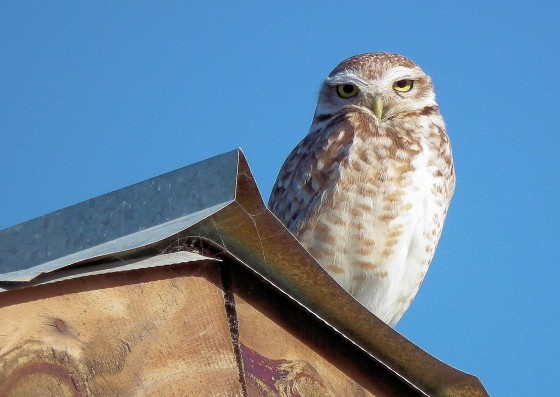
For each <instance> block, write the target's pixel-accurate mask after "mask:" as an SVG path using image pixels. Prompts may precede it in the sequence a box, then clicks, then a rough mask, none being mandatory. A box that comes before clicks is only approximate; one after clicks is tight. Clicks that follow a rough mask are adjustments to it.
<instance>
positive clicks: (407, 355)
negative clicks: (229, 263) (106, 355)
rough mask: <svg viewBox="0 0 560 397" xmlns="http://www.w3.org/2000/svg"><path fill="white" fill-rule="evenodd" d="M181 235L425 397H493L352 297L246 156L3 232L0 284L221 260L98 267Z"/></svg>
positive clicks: (234, 154)
mask: <svg viewBox="0 0 560 397" xmlns="http://www.w3.org/2000/svg"><path fill="white" fill-rule="evenodd" d="M174 236H181V238H183V237H189V238H198V239H201V240H207V241H209V242H211V243H213V244H215V245H216V246H218V247H220V249H223V250H224V251H225V252H226V253H227V254H228V255H229V256H231V257H233V258H234V259H236V260H237V261H238V262H239V263H241V264H242V265H244V266H246V267H247V268H249V269H251V270H252V271H253V272H255V273H257V274H258V275H259V276H260V277H262V278H263V279H265V280H266V281H267V282H268V283H269V284H270V285H271V286H272V287H274V288H276V289H277V290H279V291H281V292H282V293H283V295H285V296H286V297H288V298H289V299H292V300H293V301H295V302H297V303H298V304H299V305H301V306H302V307H304V308H305V309H307V310H308V311H309V313H310V314H311V315H314V316H316V317H317V318H318V319H320V320H321V321H322V322H323V323H325V324H326V326H328V327H330V328H332V329H334V330H335V331H336V332H337V333H338V334H340V335H341V337H343V338H345V339H347V340H349V341H350V342H351V343H353V344H354V345H356V346H358V347H359V348H360V349H361V350H363V351H364V352H365V353H366V354H367V355H368V356H369V357H371V358H372V359H373V360H376V361H377V362H378V363H380V364H381V365H383V366H385V367H386V368H388V369H389V370H390V371H391V372H393V373H394V374H395V375H396V376H398V377H399V378H401V379H402V380H403V381H404V382H406V383H408V384H409V385H410V386H411V387H413V388H415V389H416V390H418V391H419V393H420V394H423V395H426V396H449V397H459V396H488V394H487V393H486V391H485V390H484V387H483V386H482V384H481V383H480V381H479V380H478V379H477V378H476V377H474V376H471V375H468V374H466V373H463V372H461V371H458V370H456V369H454V368H452V367H450V366H448V365H446V364H445V363H443V362H441V361H439V360H437V359H435V358H434V357H432V356H431V355H429V354H428V353H426V352H425V351H423V350H422V349H420V348H419V347H417V346H416V345H414V344H413V343H411V342H410V341H408V340H407V339H406V338H404V337H403V336H401V335H400V334H399V333H398V332H396V331H395V330H393V329H392V328H390V327H389V326H387V325H386V324H385V323H383V322H382V321H381V320H379V319H378V318H377V317H375V316H374V315H372V314H371V313H370V312H369V311H367V309H365V308H364V307H363V306H361V305H360V304H359V303H358V302H357V301H356V300H354V299H353V298H352V297H351V296H350V295H349V294H348V293H346V292H345V291H344V290H343V289H342V288H341V287H340V286H339V285H338V284H337V283H336V282H335V281H334V280H333V279H332V278H331V277H330V276H329V275H328V274H327V273H326V272H325V271H324V270H323V269H322V268H321V267H320V266H319V265H318V264H317V262H316V261H315V260H314V259H313V257H312V256H311V255H310V254H309V253H308V252H307V251H306V250H305V249H304V248H303V247H302V246H301V244H299V242H298V241H297V240H296V239H295V238H294V237H293V236H292V235H291V234H290V233H289V231H288V230H287V229H286V228H285V227H284V226H283V225H282V223H281V222H280V221H279V220H278V219H276V217H275V216H274V215H273V214H272V213H271V212H270V211H268V209H267V208H266V207H265V205H264V203H263V200H262V198H261V195H260V193H259V191H258V188H257V185H256V183H255V180H254V178H253V175H252V173H251V170H250V169H249V165H248V164H247V161H246V160H245V157H244V155H243V152H242V151H241V150H240V149H236V150H233V151H230V152H227V153H224V154H222V155H219V156H216V157H213V158H211V159H208V160H205V161H202V162H199V163H196V164H193V165H190V166H187V167H184V168H181V169H179V170H177V171H173V172H170V173H168V174H165V175H162V176H159V177H156V178H153V179H150V180H147V181H145V182H140V183H138V184H136V185H133V186H130V187H127V188H124V189H121V190H118V191H116V192H112V193H109V194H106V195H104V196H100V197H98V198H95V199H92V200H88V201H86V202H83V203H80V204H77V205H75V206H72V207H69V208H66V209H63V210H60V211H57V212H54V213H51V214H48V215H45V216H43V217H40V218H37V219H34V220H31V221H29V222H26V223H23V224H21V225H17V226H14V227H12V228H9V229H5V230H2V231H0V287H1V288H4V290H7V289H17V288H24V287H26V286H32V285H36V284H37V283H45V282H53V281H57V279H58V280H59V279H67V278H73V277H81V276H85V275H91V274H98V273H99V272H103V273H107V272H111V271H123V270H131V269H135V268H143V267H152V266H161V265H173V263H185V262H190V261H199V260H216V258H209V257H206V256H204V255H198V254H195V253H183V254H178V253H174V254H168V253H167V254H163V255H154V256H153V257H152V258H141V259H138V260H133V261H130V262H125V263H119V262H113V264H108V263H102V264H100V263H99V261H97V262H95V260H96V259H97V260H98V259H99V258H103V257H105V258H111V257H117V258H118V257H119V255H120V254H121V253H123V252H129V253H130V252H134V251H135V250H136V251H138V252H139V253H141V252H142V251H141V250H142V248H145V247H146V246H148V245H152V244H155V243H157V242H160V241H164V240H165V239H169V238H172V237H174ZM170 255H171V256H170ZM181 255H183V256H181ZM78 262H79V263H80V267H75V266H72V265H75V264H76V263H78ZM88 263H89V264H90V265H88ZM45 273H47V276H48V277H45V275H44V274H45ZM40 274H43V276H42V277H38V276H39V275H40ZM0 291H1V289H0ZM1 296H2V294H0V299H1Z"/></svg>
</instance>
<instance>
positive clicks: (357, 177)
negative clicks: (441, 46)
mask: <svg viewBox="0 0 560 397" xmlns="http://www.w3.org/2000/svg"><path fill="white" fill-rule="evenodd" d="M454 187H455V174H454V169H453V158H452V155H451V146H450V143H449V139H448V137H447V133H446V130H445V125H444V122H443V119H442V117H441V114H440V113H439V108H438V105H437V103H436V100H435V94H434V91H433V86H432V82H431V79H430V77H428V76H427V75H426V74H425V73H424V72H423V71H422V70H421V69H420V68H419V67H418V66H417V65H416V64H415V63H413V62H412V61H410V60H409V59H407V58H405V57H403V56H401V55H397V54H390V53H372V54H362V55H357V56H354V57H351V58H349V59H347V60H345V61H343V62H342V63H340V64H339V65H338V66H337V67H336V68H335V69H334V70H333V71H332V72H331V73H330V74H329V75H328V76H327V78H326V79H325V81H324V83H323V86H322V88H321V91H320V94H319V101H318V104H317V109H316V111H315V116H314V118H313V122H312V124H311V128H310V130H309V133H308V135H307V136H306V137H305V138H304V139H303V140H302V141H301V142H300V143H299V144H298V145H297V146H296V148H295V149H294V150H293V151H292V153H291V154H290V155H289V156H288V158H287V159H286V161H285V162H284V165H283V166H282V169H281V170H280V173H279V175H278V179H277V181H276V184H275V185H274V188H273V190H272V194H271V196H270V200H269V207H270V209H271V211H272V212H274V214H275V215H276V216H277V217H278V218H279V219H280V220H281V221H282V222H283V223H284V224H285V225H286V227H287V228H288V229H289V230H290V231H291V232H292V233H293V234H294V235H295V236H296V238H298V240H299V241H300V242H301V243H302V244H303V245H304V246H305V247H306V248H307V250H308V251H309V252H310V253H311V254H312V255H313V256H314V257H315V259H317V261H318V262H319V263H320V264H321V265H322V266H323V267H324V268H325V269H326V270H327V271H328V272H329V273H330V274H331V275H332V276H333V277H334V278H335V280H337V282H338V283H339V284H340V285H341V286H342V287H343V288H345V289H346V290H347V291H348V292H349V293H351V294H352V295H353V296H354V297H355V298H356V299H357V300H358V301H359V302H361V303H362V304H363V305H364V306H365V307H367V308H368V309H369V310H370V311H371V312H372V313H374V314H375V315H377V316H378V317H379V318H381V319H382V320H383V321H385V322H386V323H388V324H390V325H394V324H396V323H397V321H398V320H399V319H400V318H401V316H402V315H403V313H404V312H405V311H406V309H407V308H408V307H409V305H410V303H411V302H412V299H413V298H414V296H415V295H416V293H417V291H418V288H419V287H420V284H421V283H422V280H423V278H424V276H425V274H426V271H427V270H428V267H429V265H430V262H431V260H432V257H433V255H434V251H435V248H436V246H437V242H438V239H439V236H440V234H441V230H442V227H443V222H444V220H445V216H446V213H447V208H448V206H449V201H450V200H451V196H452V194H453V190H454Z"/></svg>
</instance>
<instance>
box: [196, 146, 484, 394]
mask: <svg viewBox="0 0 560 397" xmlns="http://www.w3.org/2000/svg"><path fill="white" fill-rule="evenodd" d="M238 155H239V161H238V173H237V189H236V198H235V202H233V203H231V204H229V205H228V206H227V207H225V208H223V209H222V210H220V211H218V212H217V213H215V214H213V215H211V216H210V217H208V218H207V219H205V220H203V221H202V222H200V223H199V224H197V225H194V226H193V227H191V228H190V229H189V230H188V231H189V234H191V233H194V234H196V235H199V236H200V237H204V238H207V239H209V240H211V241H213V242H214V243H216V244H218V245H220V246H222V247H223V248H224V249H226V250H227V251H228V252H229V253H230V254H231V255H232V256H234V257H235V258H236V259H237V260H239V261H240V262H242V263H244V264H245V265H246V266H247V267H249V268H250V269H251V270H252V271H254V272H255V273H257V274H259V275H260V276H261V277H262V278H264V279H265V280H267V281H268V282H269V283H270V284H271V285H273V286H274V287H276V288H277V289H278V290H280V291H281V292H282V293H283V294H285V295H286V296H287V297H289V298H290V299H292V300H294V301H295V302H297V303H298V304H299V305H301V306H303V307H304V308H305V309H307V310H308V311H309V312H310V314H312V315H314V316H316V317H318V318H319V319H320V320H321V321H323V322H324V323H325V324H326V325H327V326H329V327H331V328H332V329H334V330H335V331H336V332H338V333H339V334H340V335H341V336H342V337H344V338H346V339H348V340H349V341H350V342H351V343H353V344H355V345H356V346H358V347H359V348H360V349H362V350H363V351H364V352H365V353H366V354H368V355H369V356H370V357H371V358H372V359H374V360H376V361H377V362H378V363H380V364H381V365H383V366H385V367H386V368H387V369H389V370H390V371H391V372H392V373H394V374H395V375H396V376H398V377H400V378H401V379H403V381H405V382H407V383H408V384H409V385H410V386H412V387H413V388H415V389H417V390H418V391H419V392H421V393H422V394H424V395H426V396H433V397H463V396H464V397H467V396H472V397H474V396H477V397H478V396H481V397H482V396H488V393H487V391H486V390H485V389H484V386H483V385H482V383H481V382H480V380H479V379H478V378H477V377H475V376H473V375H470V374H467V373H465V372H462V371H459V370H457V369H455V368H453V367H451V366H449V365H447V364H445V363H443V362H442V361H440V360H438V359H436V358H435V357H433V356H431V355H430V354H428V353H427V352H425V351H424V350H422V349H420V348H419V347H418V346H416V345H415V344H413V343H412V342H410V341H409V340H407V339H406V338H404V337H403V336H402V335H400V334H399V333H398V332H397V331H395V330H394V329H392V328H390V327H389V326H387V325H386V324H385V323H383V322H382V321H381V320H379V319H378V318H377V317H375V316H374V315H372V314H371V313H370V312H369V311H368V310H367V309H365V308H364V307H363V306H362V305H360V304H359V303H358V302H357V301H356V300H354V299H353V298H352V297H351V296H350V295H349V294H348V293H346V292H345V291H344V290H343V289H342V288H341V287H340V286H339V285H338V284H337V283H336V282H335V281H334V280H333V279H332V278H331V277H330V276H329V275H328V274H327V273H326V272H325V271H324V270H323V269H322V268H321V267H320V266H319V265H318V263H317V262H316V261H315V260H314V259H313V257H312V256H311V255H310V254H309V253H308V252H307V251H306V250H305V249H304V248H303V247H302V246H301V245H300V244H299V242H298V241H297V240H296V239H295V238H294V237H293V236H292V235H291V234H290V233H289V231H288V230H287V229H286V228H285V227H284V226H283V224H282V223H281V222H280V221H279V220H278V219H276V217H275V216H274V215H273V214H272V213H271V212H270V211H269V210H268V209H267V208H266V207H265V205H264V203H263V200H262V198H261V195H260V193H259V191H258V188H257V185H256V182H255V180H254V178H253V175H252V173H251V170H250V168H249V165H248V163H247V160H246V158H245V156H244V154H243V152H242V151H241V150H240V149H239V151H238Z"/></svg>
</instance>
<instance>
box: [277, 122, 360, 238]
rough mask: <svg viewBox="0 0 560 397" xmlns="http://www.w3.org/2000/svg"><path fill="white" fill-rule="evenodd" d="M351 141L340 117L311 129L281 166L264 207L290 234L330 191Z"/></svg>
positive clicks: (345, 125)
mask: <svg viewBox="0 0 560 397" xmlns="http://www.w3.org/2000/svg"><path fill="white" fill-rule="evenodd" d="M352 140H353V130H352V129H351V127H350V124H349V123H348V122H347V121H346V119H345V118H344V117H339V118H336V119H333V120H332V122H330V123H328V124H327V125H326V126H325V127H323V128H322V129H316V130H314V129H313V126H312V127H311V132H310V133H309V134H308V135H307V136H306V137H305V138H304V139H303V140H302V141H301V142H300V143H299V144H298V145H297V146H296V147H295V148H294V150H292V152H291V153H290V155H289V156H288V158H287V159H286V161H285V162H284V165H282V168H281V169H280V172H279V174H278V177H277V179H276V183H275V184H274V187H273V188H272V193H271V194H270V199H269V200H268V207H269V209H270V210H271V211H272V212H273V213H274V214H275V215H276V217H277V218H278V219H280V220H281V221H282V222H283V223H284V225H286V227H287V228H288V229H289V230H290V231H291V232H292V233H294V234H296V231H297V229H298V228H299V227H300V226H301V222H302V221H303V220H304V219H305V218H306V217H307V216H308V215H309V214H310V213H311V212H312V211H313V209H314V208H315V207H316V206H317V205H318V204H319V203H320V202H321V197H322V195H323V194H324V193H325V192H326V191H327V190H328V189H329V188H334V185H335V182H336V180H337V178H338V176H339V174H340V164H341V162H342V161H343V160H344V159H346V158H347V157H348V152H349V148H350V145H351V143H352Z"/></svg>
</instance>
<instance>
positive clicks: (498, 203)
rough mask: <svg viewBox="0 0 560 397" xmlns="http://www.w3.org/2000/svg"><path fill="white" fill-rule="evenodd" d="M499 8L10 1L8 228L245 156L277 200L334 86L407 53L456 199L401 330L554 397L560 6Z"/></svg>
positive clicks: (4, 168) (502, 388) (510, 388)
mask: <svg viewBox="0 0 560 397" xmlns="http://www.w3.org/2000/svg"><path fill="white" fill-rule="evenodd" d="M185 3H186V2H185ZM504 4H506V3H503V2H492V1H474V2H439V3H438V2H430V5H427V4H426V2H382V3H380V4H379V3H378V2H352V3H349V4H344V3H342V2H324V3H322V4H321V5H318V4H317V3H314V4H312V2H283V3H282V4H276V5H273V4H271V3H268V2H254V3H242V2H235V3H234V2H231V3H230V5H227V6H226V5H216V4H212V2H208V4H206V5H188V6H187V5H184V4H183V2H167V1H166V2H157V3H156V2H153V3H149V2H113V1H111V2H106V1H99V2H82V1H80V2H74V1H72V2H70V1H68V2H62V1H58V2H34V1H25V2H23V1H21V2H20V1H4V2H1V3H0V54H1V60H0V197H2V206H1V207H0V229H2V228H5V227H9V226H12V225H14V224H17V223H20V222H23V221H25V220H28V219H31V218H33V217H36V216H39V215H43V214H45V213H48V212H50V211H53V210H56V209H59V208H62V207H65V206H68V205H71V204H74V203H77V202H80V201H83V200H85V199H88V198H91V197H94V196H98V195H100V194H103V193H106V192H109V191H112V190H115V189H118V188H121V187H124V186H127V185H130V184H132V183H135V182H138V181H141V180H144V179H147V178H150V177H152V176H156V175H159V174H161V173H164V172H167V171H171V170H173V169H176V168H179V167H181V166H184V165H187V164H190V163H193V162H195V161H199V160H202V159H205V158H208V157H211V156H213V155H216V154H219V153H222V152H225V151H228V150H230V149H233V148H235V147H239V146H240V147H242V148H243V150H244V151H245V154H246V156H247V158H248V160H249V163H250V165H251V168H252V170H253V173H254V174H255V177H256V179H257V182H258V184H259V187H260V189H261V192H262V194H263V196H264V197H265V199H268V194H269V192H270V189H271V186H272V184H273V182H274V179H275V178H276V175H277V172H278V170H279V168H280V166H281V164H282V162H283V160H284V158H285V157H286V156H287V154H288V153H289V152H290V150H291V149H292V148H293V147H294V146H295V145H296V144H297V143H298V142H299V140H300V139H301V138H302V137H303V136H304V135H305V134H306V132H307V130H308V128H309V125H310V122H311V117H312V114H313V111H314V109H315V104H316V96H317V92H318V89H319V85H320V83H321V81H322V79H323V78H324V76H325V75H326V74H327V73H328V72H329V71H330V70H331V69H332V68H333V67H334V66H335V65H336V64H337V63H338V62H339V61H341V60H342V59H344V58H346V57H348V56H350V55H354V54H357V53H363V52H373V51H381V50H383V51H391V52H398V53H402V54H403V55H406V56H408V57H410V58H411V59H413V60H414V61H415V62H417V63H418V64H419V65H420V66H422V68H423V69H424V70H425V71H426V72H427V73H428V74H430V75H431V76H432V79H433V81H434V83H435V85H436V93H437V95H438V100H439V103H440V106H441V111H442V113H443V115H444V118H445V120H446V123H447V126H448V131H449V135H450V137H451V140H452V144H453V150H454V157H455V164H456V169H457V189H456V192H455V196H454V199H453V202H452V204H451V209H450V212H449V215H448V219H447V223H446V226H445V228H444V232H443V237H442V239H441V241H440V246H439V248H438V251H437V253H436V257H435V259H434V262H433V264H432V267H431V269H430V271H429V272H428V275H427V278H426V280H425V282H424V284H423V286H422V288H421V289H420V292H419V294H418V296H417V298H416V300H415V301H414V303H413V305H412V306H411V308H410V309H409V311H408V312H407V313H406V314H405V316H404V318H403V320H401V322H400V323H399V324H398V326H397V329H398V331H399V332H401V333H402V334H404V335H405V336H406V337H407V338H409V339H410V340H412V341H413V342H415V343H416V344H418V345H419V346H420V347H422V348H424V349H425V350H427V351H428V352H430V353H432V354H433V355H435V356H436V357H438V358H440V359H442V360H444V361H445V362H447V363H449V364H451V365H453V366H455V367H458V368H460V369H462V370H464V371H467V372H470V373H473V374H475V375H477V376H479V377H480V378H481V380H482V381H483V383H484V384H485V386H486V388H487V389H488V391H489V392H490V394H491V395H493V396H516V395H519V396H522V395H534V396H552V395H560V389H559V386H558V385H559V383H558V368H559V366H560V363H559V359H558V357H560V342H559V339H560V310H559V299H560V288H559V284H560V189H559V177H558V160H557V159H558V150H559V149H560V138H559V135H560V128H559V127H558V121H557V120H558V116H557V115H558V109H559V105H560V88H559V84H557V82H556V77H558V76H559V75H560V73H559V72H560V70H559V69H560V66H559V65H560V45H559V44H558V38H559V37H560V28H559V27H558V18H559V17H560V10H559V9H558V5H557V4H556V3H554V2H548V3H546V2H531V3H529V2H511V3H508V4H507V6H505V5H504Z"/></svg>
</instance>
